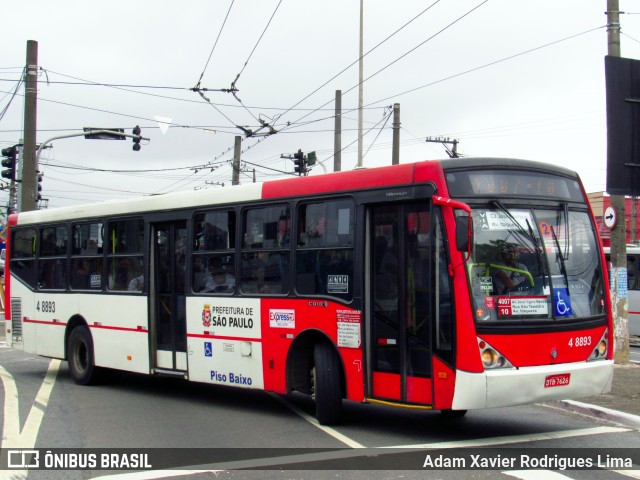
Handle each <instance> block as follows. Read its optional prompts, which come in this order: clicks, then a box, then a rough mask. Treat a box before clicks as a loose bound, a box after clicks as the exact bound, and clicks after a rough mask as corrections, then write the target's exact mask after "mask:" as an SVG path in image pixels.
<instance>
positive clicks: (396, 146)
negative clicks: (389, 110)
mask: <svg viewBox="0 0 640 480" xmlns="http://www.w3.org/2000/svg"><path fill="white" fill-rule="evenodd" d="M392 129H393V147H392V152H391V165H398V164H399V163H400V104H399V103H394V104H393V125H392Z"/></svg>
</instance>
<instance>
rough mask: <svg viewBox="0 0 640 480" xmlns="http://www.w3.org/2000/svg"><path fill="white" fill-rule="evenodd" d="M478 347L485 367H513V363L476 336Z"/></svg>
mask: <svg viewBox="0 0 640 480" xmlns="http://www.w3.org/2000/svg"><path fill="white" fill-rule="evenodd" d="M478 348H479V349H480V358H481V359H482V365H484V368H485V369H493V368H513V365H511V363H510V362H509V360H507V359H506V358H505V357H504V356H503V355H502V354H500V352H498V351H497V350H496V349H495V348H493V347H492V346H491V345H489V344H488V343H487V342H485V341H484V340H481V339H479V338H478Z"/></svg>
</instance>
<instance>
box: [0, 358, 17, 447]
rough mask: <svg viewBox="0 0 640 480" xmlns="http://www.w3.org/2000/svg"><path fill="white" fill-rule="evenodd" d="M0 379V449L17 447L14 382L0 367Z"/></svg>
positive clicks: (15, 390)
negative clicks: (0, 409)
mask: <svg viewBox="0 0 640 480" xmlns="http://www.w3.org/2000/svg"><path fill="white" fill-rule="evenodd" d="M0 379H1V380H2V385H3V387H4V419H3V424H2V447H3V448H6V446H7V445H16V446H18V445H19V443H18V440H19V439H20V416H19V409H18V407H19V402H18V389H17V388H16V382H15V381H14V380H13V377H12V376H11V374H10V373H9V372H7V371H6V370H5V369H4V367H3V366H2V365H0Z"/></svg>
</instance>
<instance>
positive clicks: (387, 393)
mask: <svg viewBox="0 0 640 480" xmlns="http://www.w3.org/2000/svg"><path fill="white" fill-rule="evenodd" d="M369 219H370V222H369V225H370V228H369V231H370V236H369V242H370V245H371V248H370V252H371V257H370V258H371V262H370V268H369V269H368V272H370V273H369V279H370V280H369V287H368V292H369V300H368V303H367V304H368V305H369V309H368V311H369V318H368V324H369V328H368V329H367V331H368V332H369V334H368V336H367V341H368V345H369V348H368V353H367V355H368V365H369V369H368V373H369V377H368V378H369V382H370V385H369V391H368V395H369V397H370V398H373V399H380V400H388V401H398V402H402V403H414V404H422V405H431V404H433V398H432V397H433V395H432V391H433V389H432V382H431V377H432V365H431V358H432V346H431V332H432V331H433V327H434V325H433V322H432V320H431V318H432V313H431V312H432V311H433V310H432V303H433V301H434V298H435V297H434V294H433V293H432V292H433V291H434V289H433V288H432V286H433V285H432V283H433V280H432V274H430V272H432V268H433V267H432V265H431V258H432V256H433V255H432V253H431V252H432V251H433V245H432V238H431V211H430V204H429V203H426V204H424V203H423V204H401V205H398V204H393V205H381V206H375V207H373V208H372V209H371V215H370V217H369Z"/></svg>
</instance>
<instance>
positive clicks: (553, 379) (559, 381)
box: [544, 373, 571, 388]
mask: <svg viewBox="0 0 640 480" xmlns="http://www.w3.org/2000/svg"><path fill="white" fill-rule="evenodd" d="M570 379H571V374H570V373H560V374H557V375H548V376H547V378H545V379H544V388H549V387H564V386H565V385H569V380H570Z"/></svg>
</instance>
